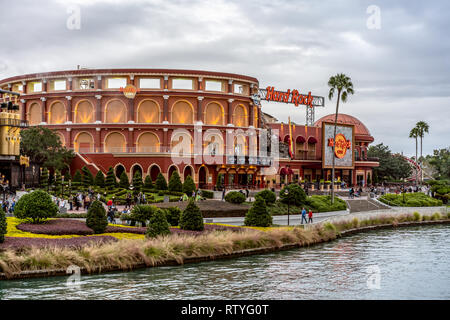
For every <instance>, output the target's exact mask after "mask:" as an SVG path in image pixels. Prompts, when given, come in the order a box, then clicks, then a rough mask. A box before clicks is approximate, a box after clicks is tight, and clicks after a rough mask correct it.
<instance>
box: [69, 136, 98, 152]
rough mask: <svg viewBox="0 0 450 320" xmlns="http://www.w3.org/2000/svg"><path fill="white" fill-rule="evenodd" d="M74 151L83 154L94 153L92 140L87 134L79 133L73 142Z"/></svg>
mask: <svg viewBox="0 0 450 320" xmlns="http://www.w3.org/2000/svg"><path fill="white" fill-rule="evenodd" d="M73 144H74V147H75V151H77V152H80V153H83V152H93V151H94V139H93V138H92V136H91V135H90V134H89V133H87V132H81V133H80V134H78V135H77V137H76V138H75V140H74V143H73Z"/></svg>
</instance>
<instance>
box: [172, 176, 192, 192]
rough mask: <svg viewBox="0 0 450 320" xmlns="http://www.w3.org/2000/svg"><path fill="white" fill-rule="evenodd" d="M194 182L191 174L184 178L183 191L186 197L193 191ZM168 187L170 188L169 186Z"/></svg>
mask: <svg viewBox="0 0 450 320" xmlns="http://www.w3.org/2000/svg"><path fill="white" fill-rule="evenodd" d="M195 188H196V187H195V183H194V180H192V177H191V176H187V177H186V179H184V182H183V190H182V191H183V193H186V194H187V195H188V197H190V196H192V193H193V192H194V191H195ZM169 189H170V188H169Z"/></svg>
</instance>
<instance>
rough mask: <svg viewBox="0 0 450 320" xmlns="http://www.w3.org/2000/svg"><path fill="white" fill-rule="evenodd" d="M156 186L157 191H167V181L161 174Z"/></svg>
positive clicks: (157, 178)
mask: <svg viewBox="0 0 450 320" xmlns="http://www.w3.org/2000/svg"><path fill="white" fill-rule="evenodd" d="M155 185H156V189H157V190H167V181H166V178H164V176H163V174H162V173H161V172H160V173H158V176H157V177H156V182H155Z"/></svg>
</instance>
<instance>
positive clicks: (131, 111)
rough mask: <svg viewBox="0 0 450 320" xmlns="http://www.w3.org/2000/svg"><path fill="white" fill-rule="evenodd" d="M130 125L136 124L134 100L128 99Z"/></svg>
mask: <svg viewBox="0 0 450 320" xmlns="http://www.w3.org/2000/svg"><path fill="white" fill-rule="evenodd" d="M128 123H134V99H128Z"/></svg>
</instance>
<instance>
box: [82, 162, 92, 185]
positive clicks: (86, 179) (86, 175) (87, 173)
mask: <svg viewBox="0 0 450 320" xmlns="http://www.w3.org/2000/svg"><path fill="white" fill-rule="evenodd" d="M81 172H82V173H83V178H82V180H81V181H82V183H83V187H85V188H88V187H91V186H92V185H93V184H94V176H93V175H92V172H91V170H89V169H88V167H86V166H84V167H83V168H81Z"/></svg>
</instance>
